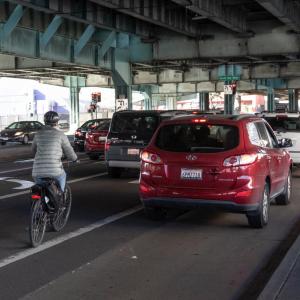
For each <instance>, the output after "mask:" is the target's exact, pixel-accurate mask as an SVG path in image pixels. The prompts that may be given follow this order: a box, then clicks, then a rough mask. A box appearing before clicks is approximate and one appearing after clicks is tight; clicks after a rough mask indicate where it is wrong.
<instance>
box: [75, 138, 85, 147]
mask: <svg viewBox="0 0 300 300" xmlns="http://www.w3.org/2000/svg"><path fill="white" fill-rule="evenodd" d="M74 145H76V146H84V139H83V140H80V139H77V138H75V139H74Z"/></svg>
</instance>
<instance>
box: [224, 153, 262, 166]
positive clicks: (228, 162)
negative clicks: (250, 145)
mask: <svg viewBox="0 0 300 300" xmlns="http://www.w3.org/2000/svg"><path fill="white" fill-rule="evenodd" d="M256 160H257V154H242V155H235V156H230V157H228V158H226V159H225V160H224V162H223V166H224V167H238V166H245V165H250V164H253V163H254V162H255V161H256Z"/></svg>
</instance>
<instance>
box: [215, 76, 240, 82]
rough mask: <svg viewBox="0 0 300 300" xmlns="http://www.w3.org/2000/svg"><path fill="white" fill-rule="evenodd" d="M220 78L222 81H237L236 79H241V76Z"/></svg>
mask: <svg viewBox="0 0 300 300" xmlns="http://www.w3.org/2000/svg"><path fill="white" fill-rule="evenodd" d="M219 80H222V81H236V80H240V76H220V77H219Z"/></svg>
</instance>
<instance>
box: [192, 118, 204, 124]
mask: <svg viewBox="0 0 300 300" xmlns="http://www.w3.org/2000/svg"><path fill="white" fill-rule="evenodd" d="M192 122H193V123H205V122H207V120H206V119H193V121H192Z"/></svg>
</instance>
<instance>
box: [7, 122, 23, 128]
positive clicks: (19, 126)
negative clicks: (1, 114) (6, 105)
mask: <svg viewBox="0 0 300 300" xmlns="http://www.w3.org/2000/svg"><path fill="white" fill-rule="evenodd" d="M25 125H26V124H25V123H19V122H15V123H12V124H10V125H9V126H8V127H7V128H9V129H24V128H25Z"/></svg>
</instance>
